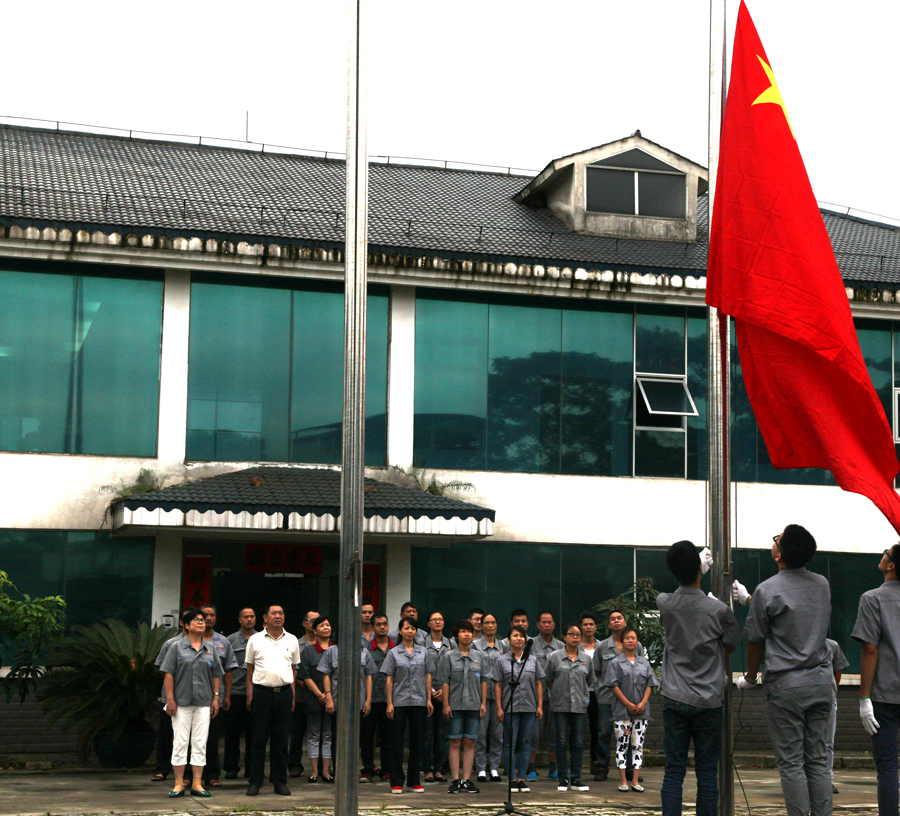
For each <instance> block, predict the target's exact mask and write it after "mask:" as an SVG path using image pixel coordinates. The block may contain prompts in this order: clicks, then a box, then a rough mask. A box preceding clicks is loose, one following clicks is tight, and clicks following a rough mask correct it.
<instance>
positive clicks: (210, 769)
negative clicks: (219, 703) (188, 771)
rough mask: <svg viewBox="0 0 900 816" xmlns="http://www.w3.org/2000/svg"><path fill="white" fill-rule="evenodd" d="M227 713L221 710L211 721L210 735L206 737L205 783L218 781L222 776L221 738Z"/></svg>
mask: <svg viewBox="0 0 900 816" xmlns="http://www.w3.org/2000/svg"><path fill="white" fill-rule="evenodd" d="M224 716H225V712H224V711H222V709H221V708H220V709H219V713H218V714H216V716H215V717H213V718H212V719H211V720H210V721H209V733H208V734H207V735H206V767H205V768H204V769H203V781H204V782H209V780H210V779H218V778H219V777H220V776H221V775H222V763H221V760H220V758H219V738H220V737H221V736H222V723H223V722H224Z"/></svg>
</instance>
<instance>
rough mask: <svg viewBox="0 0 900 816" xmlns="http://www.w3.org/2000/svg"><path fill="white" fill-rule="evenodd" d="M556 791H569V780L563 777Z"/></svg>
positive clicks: (558, 782)
mask: <svg viewBox="0 0 900 816" xmlns="http://www.w3.org/2000/svg"><path fill="white" fill-rule="evenodd" d="M556 789H557V790H558V791H567V790H568V789H569V780H568V779H566V777H564V776H561V777H560V778H559V779H558V780H557V783H556Z"/></svg>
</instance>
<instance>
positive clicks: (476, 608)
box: [469, 606, 484, 619]
mask: <svg viewBox="0 0 900 816" xmlns="http://www.w3.org/2000/svg"><path fill="white" fill-rule="evenodd" d="M472 615H482V616H483V615H484V610H483V609H482V608H481V607H480V606H473V607H472V608H471V609H470V610H469V618H470V619H471V617H472Z"/></svg>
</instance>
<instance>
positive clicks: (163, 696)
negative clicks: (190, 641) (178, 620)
mask: <svg viewBox="0 0 900 816" xmlns="http://www.w3.org/2000/svg"><path fill="white" fill-rule="evenodd" d="M182 637H184V635H182V634H181V633H180V632H179V633H178V634H177V635H174V636H173V637H170V638H169V639H168V640H167V641H166V642H165V643H163V645H162V646H161V647H160V649H159V654H158V655H157V656H156V660H154V661H153V662H154V664H155V665H156V668H159V667H160V666H162V664H163V660H165V659H166V652H168V651H169V648H170V647H171V645H172V644H173V643H175V642H176V641H179V640H181V638H182ZM159 701H160V702H161V703H165V702H166V687H165V685H163V688H162V692H161V693H160V695H159Z"/></svg>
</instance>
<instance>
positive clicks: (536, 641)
mask: <svg viewBox="0 0 900 816" xmlns="http://www.w3.org/2000/svg"><path fill="white" fill-rule="evenodd" d="M565 648H566V644H565V643H563V642H562V641H561V640H558V639H557V638H550V643H549V644H548V643H547V642H546V641H545V640H544V638H542V637H541V636H540V635H538V636H537V637H533V638H531V653H532V654H533V655H534V656H535V657H536V658H537V659H538V663H540V664H541V668H542V669H543V670H544V674H546V673H547V660H548V659H549V658H550V655H552V654H553V653H554V652H558V651H559V650H560V649H565ZM549 699H550V689H549V688H548V687H547V684H546V683H544V702H545V703H546V702H547V700H549Z"/></svg>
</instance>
